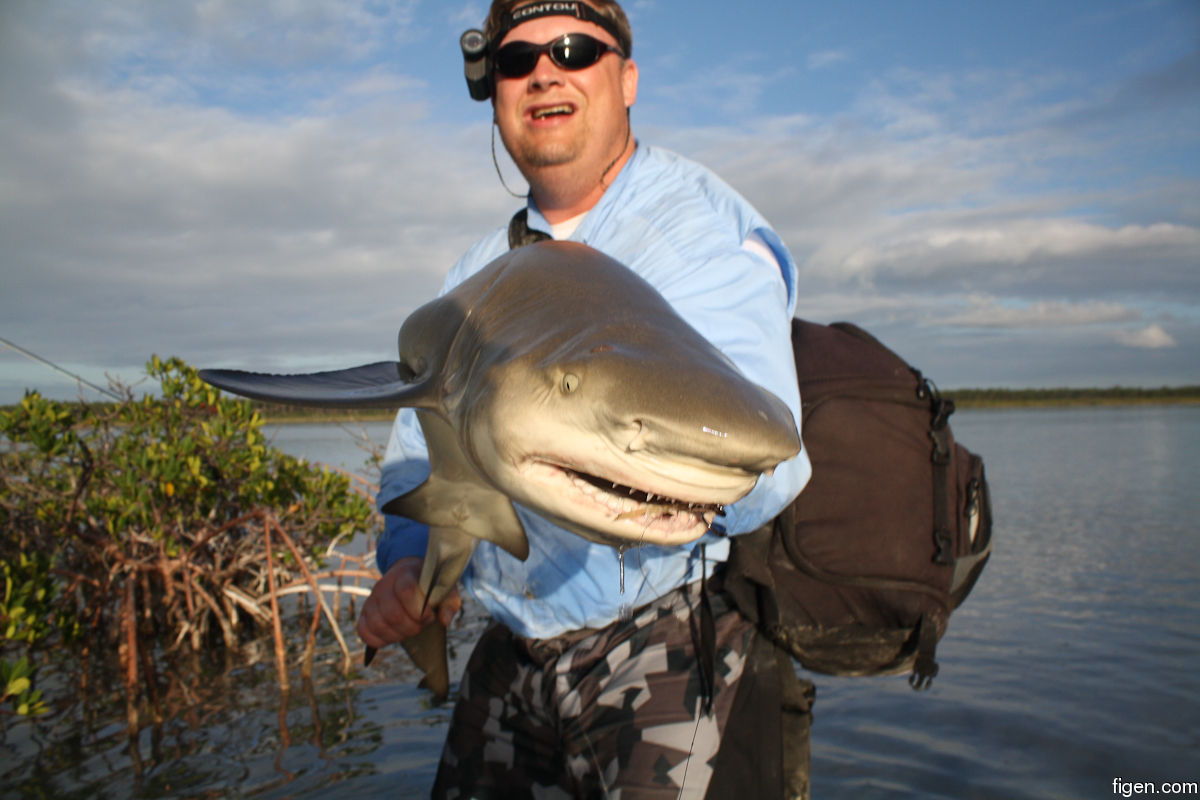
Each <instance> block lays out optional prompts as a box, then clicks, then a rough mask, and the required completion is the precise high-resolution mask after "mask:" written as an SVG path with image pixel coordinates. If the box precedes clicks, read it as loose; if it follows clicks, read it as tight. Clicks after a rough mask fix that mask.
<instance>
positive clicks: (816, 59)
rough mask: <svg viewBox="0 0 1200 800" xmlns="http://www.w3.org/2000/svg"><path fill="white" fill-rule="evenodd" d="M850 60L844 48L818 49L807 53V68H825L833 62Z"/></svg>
mask: <svg viewBox="0 0 1200 800" xmlns="http://www.w3.org/2000/svg"><path fill="white" fill-rule="evenodd" d="M849 60H850V54H849V53H847V52H846V51H845V50H820V51H818V52H815V53H809V54H808V59H807V63H808V68H809V69H812V70H819V69H825V68H826V67H831V66H833V65H834V64H842V63H845V62H846V61H849Z"/></svg>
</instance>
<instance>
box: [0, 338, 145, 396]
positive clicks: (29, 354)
mask: <svg viewBox="0 0 1200 800" xmlns="http://www.w3.org/2000/svg"><path fill="white" fill-rule="evenodd" d="M0 344H4V345H5V346H6V347H11V348H12V349H13V350H16V351H17V352H18V353H20V354H21V355H23V356H25V357H26V358H28V359H29V360H31V361H37V362H39V363H41V364H44V365H46V366H47V367H50V369H53V370H56V371H58V372H61V373H62V374H63V375H66V376H67V377H68V378H71V379H73V380H75V381H78V382H79V383H82V384H83V385H84V386H87V387H88V388H90V389H94V390H95V391H97V392H100V394H105V395H108V396H109V397H111V398H112V399H114V400H117V401H121V400H124V399H125V398H123V397H121V396H120V395H118V394H116V393H114V392H110V391H109V390H108V389H103V388H101V387H99V386H97V385H96V384H94V383H92V382H91V381H89V380H88V379H87V378H84V377H81V376H79V375H76V374H75V373H74V372H71V371H70V370H67V369H64V368H62V367H60V366H59V365H58V364H55V363H54V362H53V361H51V360H49V359H47V358H42V357H41V356H39V355H38V354H37V353H33V352H30V351H29V350H26V349H25V348H24V347H21V346H20V345H19V344H16V343H14V342H10V341H9V340H8V339H5V338H4V337H3V336H0Z"/></svg>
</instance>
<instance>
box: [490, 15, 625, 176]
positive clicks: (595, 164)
mask: <svg viewBox="0 0 1200 800" xmlns="http://www.w3.org/2000/svg"><path fill="white" fill-rule="evenodd" d="M566 33H586V34H588V35H589V36H592V37H594V38H596V39H598V40H600V41H602V42H605V43H607V44H610V45H613V46H616V45H617V43H616V41H615V40H614V39H613V37H612V36H610V35H609V34H608V32H607V31H605V30H604V29H603V28H601V27H600V26H598V25H594V24H592V23H590V22H583V21H581V20H577V19H575V18H573V17H567V16H549V17H541V18H539V19H534V20H530V21H529V22H525V23H523V24H521V25H518V26H517V27H516V28H513V29H512V30H511V31H509V33H508V35H507V36H505V37H504V40H503V41H502V42H501V45H504V44H508V43H509V42H531V43H533V44H544V43H546V42H549V41H552V40H554V39H557V38H558V37H560V36H562V35H563V34H566ZM636 98H637V67H636V66H635V65H634V63H633V62H632V61H630V60H626V59H622V58H621V57H620V56H618V55H616V54H615V53H607V54H605V55H604V56H603V57H602V58H601V59H600V60H599V61H598V62H597V63H595V64H593V65H592V66H590V67H587V68H585V69H581V70H576V71H570V70H565V69H563V68H561V67H559V66H558V65H557V64H555V63H554V62H553V61H552V60H551V59H550V56H549V55H548V54H547V55H543V56H541V57H540V58H539V59H538V62H537V65H536V66H535V67H534V69H533V72H531V73H529V74H528V75H525V76H522V77H520V78H505V77H503V76H500V75H497V76H496V92H495V115H496V124H497V125H498V127H499V128H500V137H501V139H503V141H504V146H505V147H506V148H507V149H508V152H509V153H510V154H511V155H512V157H513V160H514V161H515V162H516V163H517V166H518V167H520V168H521V171H522V172H523V173H525V175H526V177H527V178H528V177H530V175H531V172H530V170H533V172H534V173H537V174H539V175H543V176H544V175H546V174H547V173H546V172H539V170H542V169H543V168H552V167H561V168H562V169H563V170H564V171H565V172H568V173H576V175H575V177H580V176H584V175H587V173H588V172H590V171H594V174H595V175H597V176H598V175H599V173H600V172H602V171H603V170H604V168H605V166H606V165H607V164H609V163H610V162H611V161H612V160H613V159H614V158H616V157H617V155H619V154H620V153H621V152H622V150H623V149H624V146H625V142H626V136H627V127H626V124H627V123H626V109H627V108H628V107H629V106H631V105H633V102H634V100H635V99H636ZM576 171H577V172H576Z"/></svg>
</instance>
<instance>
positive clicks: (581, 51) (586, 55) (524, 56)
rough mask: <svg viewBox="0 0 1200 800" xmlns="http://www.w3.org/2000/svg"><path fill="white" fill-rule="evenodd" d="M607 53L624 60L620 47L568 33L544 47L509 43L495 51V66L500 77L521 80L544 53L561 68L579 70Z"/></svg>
mask: <svg viewBox="0 0 1200 800" xmlns="http://www.w3.org/2000/svg"><path fill="white" fill-rule="evenodd" d="M608 52H612V53H616V54H617V55H619V56H621V57H622V58H624V57H625V54H624V53H622V52H621V48H619V47H613V46H612V45H610V44H605V43H604V42H602V41H600V40H599V39H596V38H593V37H591V36H588V35H587V34H586V33H566V34H563V35H562V36H560V37H558V38H557V39H555V40H554V41H552V42H546V43H545V44H533V43H532V42H509V43H508V44H506V45H504V46H503V47H501V48H500V49H499V50H497V51H496V55H495V56H494V58H493V61H492V63H493V64H494V66H495V69H496V74H497V75H500V76H501V77H504V78H522V77H524V76H526V75H528V74H529V73H531V72H533V68H534V67H536V66H537V62H538V59H540V58H541V57H542V53H549V54H550V60H551V61H553V62H554V63H555V64H557V65H558V66H559V67H561V68H562V69H567V70H580V69H587V68H588V67H590V66H591V65H592V64H595V63H596V62H597V61H599V60H600V59H601V58H602V57H603V56H604V54H605V53H608Z"/></svg>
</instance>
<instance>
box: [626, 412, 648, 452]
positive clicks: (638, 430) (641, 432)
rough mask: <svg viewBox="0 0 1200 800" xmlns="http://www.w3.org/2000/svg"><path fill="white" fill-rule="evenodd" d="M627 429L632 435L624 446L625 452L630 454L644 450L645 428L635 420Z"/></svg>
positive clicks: (639, 421)
mask: <svg viewBox="0 0 1200 800" xmlns="http://www.w3.org/2000/svg"><path fill="white" fill-rule="evenodd" d="M629 429H630V431H631V432H632V434H633V435H632V436H630V437H629V444H627V445H625V450H626V451H627V452H630V453H636V452H637V451H638V450H644V449H645V448H646V439H645V434H646V426H645V425H643V424H642V421H641V420H640V419H635V420H633V422H632V423H630V425H629Z"/></svg>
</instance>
